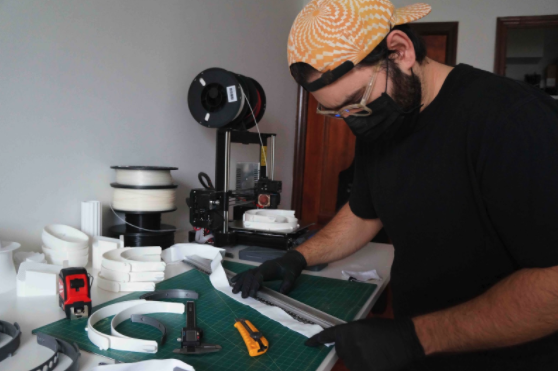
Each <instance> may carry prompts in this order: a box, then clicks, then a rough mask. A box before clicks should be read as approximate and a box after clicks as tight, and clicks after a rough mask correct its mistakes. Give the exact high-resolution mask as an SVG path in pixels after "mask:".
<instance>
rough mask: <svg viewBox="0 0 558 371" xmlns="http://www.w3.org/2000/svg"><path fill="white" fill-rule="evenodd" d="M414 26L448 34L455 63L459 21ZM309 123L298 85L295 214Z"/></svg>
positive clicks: (304, 98) (298, 207)
mask: <svg viewBox="0 0 558 371" xmlns="http://www.w3.org/2000/svg"><path fill="white" fill-rule="evenodd" d="M413 26H418V28H415V29H416V30H417V31H418V32H423V31H424V32H425V33H426V34H430V35H436V34H438V35H439V34H442V35H448V51H449V54H450V56H451V58H449V62H451V63H449V64H451V65H455V63H456V56H457V33H458V22H434V23H430V22H422V23H416V24H414V25H413ZM307 125H308V92H307V91H306V90H304V89H303V88H302V87H301V86H300V85H299V86H298V95H297V107H296V128H295V153H294V164H293V188H292V196H291V209H292V210H294V211H295V215H299V216H301V215H302V194H303V188H304V160H305V157H306V156H305V155H306V128H307Z"/></svg>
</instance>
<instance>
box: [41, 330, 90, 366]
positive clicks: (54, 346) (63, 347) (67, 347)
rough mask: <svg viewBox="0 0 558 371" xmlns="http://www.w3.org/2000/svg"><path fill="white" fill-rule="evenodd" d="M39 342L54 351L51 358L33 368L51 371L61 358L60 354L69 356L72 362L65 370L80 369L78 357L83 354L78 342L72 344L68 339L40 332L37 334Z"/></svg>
mask: <svg viewBox="0 0 558 371" xmlns="http://www.w3.org/2000/svg"><path fill="white" fill-rule="evenodd" d="M37 344H39V345H42V346H44V347H47V348H49V349H51V350H52V351H53V352H54V355H52V356H51V357H50V358H49V359H47V360H46V361H45V362H43V363H42V364H41V365H39V366H37V367H33V368H32V370H33V371H34V370H41V371H47V370H48V371H51V370H54V369H55V368H56V366H57V365H58V361H59V360H60V354H64V355H66V356H68V357H69V358H70V359H71V360H72V363H71V364H70V365H69V366H68V367H67V368H66V369H65V371H78V370H79V362H78V359H79V357H80V356H81V353H80V351H79V348H78V346H77V344H76V343H73V344H70V343H68V342H67V341H64V340H61V339H58V338H55V337H52V336H50V335H47V334H43V333H40V332H39V333H38V334H37Z"/></svg>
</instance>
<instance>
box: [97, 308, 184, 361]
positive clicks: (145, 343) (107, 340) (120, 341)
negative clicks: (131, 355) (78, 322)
mask: <svg viewBox="0 0 558 371" xmlns="http://www.w3.org/2000/svg"><path fill="white" fill-rule="evenodd" d="M146 303H148V301H147V300H129V301H123V302H121V303H116V304H112V305H108V306H106V307H104V308H101V309H99V310H97V311H96V312H94V313H93V314H92V315H91V316H89V319H88V320H87V337H88V338H89V340H90V341H91V342H92V343H93V344H95V345H96V346H97V347H99V349H100V350H107V349H116V350H125V351H129V352H139V353H157V350H158V344H157V342H156V341H154V340H143V339H134V338H129V337H118V336H113V335H107V334H104V333H102V332H100V331H98V330H96V329H95V328H94V327H93V326H94V325H95V324H96V323H97V322H99V321H101V320H103V319H105V318H107V317H110V316H114V315H118V313H120V312H122V311H125V310H127V309H129V308H132V307H135V306H138V305H141V306H142V305H144V304H146ZM158 303H163V302H158ZM163 304H175V305H172V306H158V307H157V309H158V312H162V313H166V312H167V310H169V312H168V313H184V304H180V303H163ZM176 304H178V306H177V305H176ZM179 306H182V312H180V311H179V310H180V308H179ZM152 308H155V306H153V307H152ZM150 313H155V312H150Z"/></svg>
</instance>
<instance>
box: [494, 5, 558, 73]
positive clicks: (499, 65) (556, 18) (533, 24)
mask: <svg viewBox="0 0 558 371" xmlns="http://www.w3.org/2000/svg"><path fill="white" fill-rule="evenodd" d="M546 27H558V14H556V15H535V16H521V17H499V18H497V20H496V50H495V56H494V73H495V74H497V75H502V76H504V75H505V74H506V53H507V40H508V30H509V29H517V28H546Z"/></svg>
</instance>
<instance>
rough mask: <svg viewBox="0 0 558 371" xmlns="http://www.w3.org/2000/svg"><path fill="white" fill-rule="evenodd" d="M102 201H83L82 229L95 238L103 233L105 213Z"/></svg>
mask: <svg viewBox="0 0 558 371" xmlns="http://www.w3.org/2000/svg"><path fill="white" fill-rule="evenodd" d="M102 211H103V210H102V208H101V202H100V201H84V202H82V203H81V231H82V232H83V233H85V234H87V235H88V236H89V237H91V238H93V237H95V236H100V235H101V229H102V225H103V224H102V223H103V215H102Z"/></svg>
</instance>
